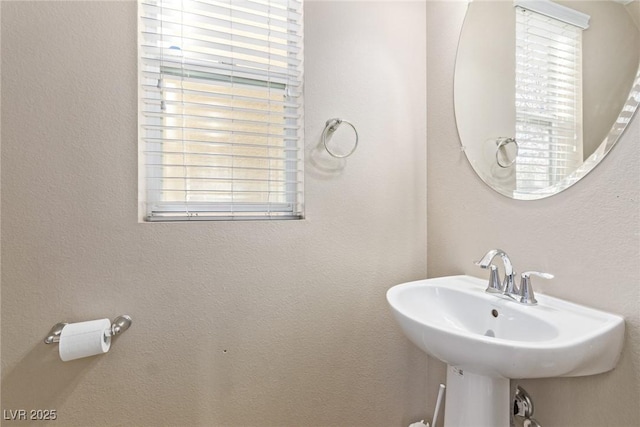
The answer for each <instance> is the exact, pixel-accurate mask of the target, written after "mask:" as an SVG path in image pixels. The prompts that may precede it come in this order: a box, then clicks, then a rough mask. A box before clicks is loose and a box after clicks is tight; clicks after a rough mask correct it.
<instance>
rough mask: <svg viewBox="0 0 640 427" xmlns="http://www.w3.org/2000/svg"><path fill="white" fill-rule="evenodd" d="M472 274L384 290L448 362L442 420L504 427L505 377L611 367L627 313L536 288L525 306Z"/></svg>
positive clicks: (400, 316)
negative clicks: (488, 289) (533, 301)
mask: <svg viewBox="0 0 640 427" xmlns="http://www.w3.org/2000/svg"><path fill="white" fill-rule="evenodd" d="M486 286H487V281H486V280H483V279H478V278H475V277H470V276H450V277H441V278H435V279H426V280H419V281H416V282H410V283H404V284H401V285H397V286H394V287H393V288H391V289H389V291H388V292H387V301H388V302H389V304H390V306H391V308H392V311H393V314H394V316H395V318H396V320H397V321H398V323H399V324H400V327H401V328H402V330H403V332H404V333H405V335H406V336H407V337H408V338H409V339H410V340H411V341H412V342H413V343H414V344H416V345H417V346H418V347H419V348H421V349H422V350H423V351H425V352H426V353H428V354H429V355H431V356H433V357H436V358H438V359H440V360H441V361H443V362H445V363H447V365H449V366H448V370H447V395H446V408H445V416H444V425H445V427H468V426H473V427H483V426H486V427H507V426H509V422H510V418H511V411H512V404H513V401H512V399H513V396H511V393H510V390H509V379H524V378H545V377H573V376H584V375H594V374H599V373H602V372H606V371H608V370H611V369H613V368H614V367H615V365H616V363H617V361H618V358H619V357H620V352H621V351H622V343H623V338H624V319H623V318H622V317H620V316H617V315H615V314H610V313H606V312H603V311H599V310H595V309H591V308H588V307H584V306H581V305H577V304H572V303H570V302H567V301H563V300H561V299H558V298H553V297H549V296H546V295H541V294H539V293H538V294H536V298H537V300H538V304H537V305H533V306H527V305H524V304H520V303H518V302H516V301H514V300H511V299H508V298H504V297H502V296H499V295H497V294H491V293H486V292H485V288H486Z"/></svg>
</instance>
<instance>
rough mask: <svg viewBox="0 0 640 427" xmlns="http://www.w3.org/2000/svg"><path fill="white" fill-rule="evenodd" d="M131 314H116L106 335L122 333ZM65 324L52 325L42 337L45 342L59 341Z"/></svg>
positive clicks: (127, 327)
mask: <svg viewBox="0 0 640 427" xmlns="http://www.w3.org/2000/svg"><path fill="white" fill-rule="evenodd" d="M132 322H133V321H132V320H131V316H129V315H127V314H123V315H122V316H118V317H116V318H115V319H113V322H112V323H111V329H109V330H108V331H107V335H108V336H112V337H113V336H115V335H119V334H121V333H123V332H124V331H126V330H127V329H129V327H130V326H131V323H132ZM65 326H67V323H56V324H55V325H53V327H52V328H51V330H50V331H49V333H48V334H47V337H46V338H45V339H44V343H45V344H53V343H57V342H60V334H61V333H62V329H63V328H64V327H65Z"/></svg>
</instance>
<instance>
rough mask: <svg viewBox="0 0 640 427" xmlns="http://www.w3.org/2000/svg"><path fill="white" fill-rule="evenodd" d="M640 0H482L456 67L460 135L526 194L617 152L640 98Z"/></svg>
mask: <svg viewBox="0 0 640 427" xmlns="http://www.w3.org/2000/svg"><path fill="white" fill-rule="evenodd" d="M639 64H640V0H632V1H629V0H616V1H614V0H596V1H593V0H587V1H575V0H574V1H556V2H551V1H549V0H515V1H514V2H511V1H487V0H475V1H473V2H470V3H469V6H468V10H467V15H466V17H465V22H464V26H463V29H462V34H461V36H460V44H459V46H458V55H457V58H456V70H455V112H456V121H457V124H458V131H459V134H460V139H461V143H462V146H463V149H464V151H465V154H466V155H467V158H468V159H469V162H470V163H471V165H472V166H473V168H474V170H475V171H476V172H477V173H478V175H479V176H480V178H482V180H483V181H485V182H486V183H487V184H488V185H490V186H491V187H492V188H494V189H495V190H496V191H498V192H499V193H501V194H503V195H505V196H508V197H512V198H514V199H520V200H532V199H540V198H544V197H548V196H551V195H553V194H556V193H558V192H560V191H562V190H564V189H566V188H568V187H569V186H571V185H573V184H574V183H575V182H577V181H578V180H580V178H582V177H583V176H584V175H586V174H587V173H588V172H589V171H591V170H592V169H593V168H594V167H595V166H596V165H597V164H598V163H599V162H600V161H601V160H602V158H603V157H604V156H605V155H606V154H607V153H608V152H609V150H610V149H611V147H612V146H613V145H614V144H615V142H616V141H617V139H618V137H619V136H620V135H621V134H622V132H623V131H624V129H625V127H626V125H627V123H628V122H629V121H630V119H631V117H632V116H633V114H634V112H635V110H636V109H637V106H638V104H639V103H640V73H639V67H638V65H639Z"/></svg>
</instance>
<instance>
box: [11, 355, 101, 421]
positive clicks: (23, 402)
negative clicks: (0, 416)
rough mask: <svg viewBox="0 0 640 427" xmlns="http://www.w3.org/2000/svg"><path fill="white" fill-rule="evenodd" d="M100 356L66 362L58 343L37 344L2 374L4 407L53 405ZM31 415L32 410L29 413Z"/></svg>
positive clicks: (67, 392) (13, 408)
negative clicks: (61, 358)
mask: <svg viewBox="0 0 640 427" xmlns="http://www.w3.org/2000/svg"><path fill="white" fill-rule="evenodd" d="M97 359H98V358H96V357H90V358H85V359H78V360H74V361H73V363H64V362H62V361H61V360H60V357H59V356H58V345H57V344H56V345H46V344H44V343H42V342H40V343H38V344H36V345H35V346H34V347H33V348H32V349H31V351H29V353H27V355H26V356H25V357H24V358H23V359H22V360H21V361H20V362H19V363H18V364H17V365H16V366H15V367H14V368H13V369H12V370H10V371H9V372H8V373H7V374H6V375H3V376H2V405H1V406H2V408H3V409H4V410H7V411H8V410H9V409H11V410H17V409H25V408H41V409H52V408H58V407H60V406H61V405H60V404H61V403H62V402H63V401H64V400H65V399H66V396H69V395H70V394H71V392H72V391H73V390H74V389H75V387H76V385H78V384H79V383H80V382H82V379H83V378H84V376H85V375H86V374H87V373H89V371H90V370H91V367H92V365H94V364H95V363H97V362H98V360H97ZM27 415H28V414H27Z"/></svg>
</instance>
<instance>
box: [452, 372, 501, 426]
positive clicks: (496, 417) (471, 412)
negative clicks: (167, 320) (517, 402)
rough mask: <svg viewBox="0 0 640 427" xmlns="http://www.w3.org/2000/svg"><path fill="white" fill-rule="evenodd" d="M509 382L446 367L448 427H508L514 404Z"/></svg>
mask: <svg viewBox="0 0 640 427" xmlns="http://www.w3.org/2000/svg"><path fill="white" fill-rule="evenodd" d="M509 384H510V382H509V380H508V379H507V378H493V377H488V376H485V375H478V374H474V373H471V372H468V371H462V370H460V369H458V368H454V367H452V366H447V394H446V405H445V411H444V426H445V427H468V426H474V427H509V425H510V418H511V416H510V415H511V413H512V412H513V402H512V401H511V392H510V385H509Z"/></svg>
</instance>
